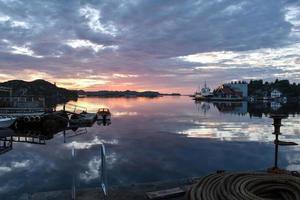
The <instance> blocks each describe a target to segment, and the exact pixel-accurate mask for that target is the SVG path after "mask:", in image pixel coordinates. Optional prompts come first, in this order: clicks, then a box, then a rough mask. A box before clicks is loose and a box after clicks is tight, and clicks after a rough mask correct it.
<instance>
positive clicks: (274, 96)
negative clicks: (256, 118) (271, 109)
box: [271, 89, 282, 99]
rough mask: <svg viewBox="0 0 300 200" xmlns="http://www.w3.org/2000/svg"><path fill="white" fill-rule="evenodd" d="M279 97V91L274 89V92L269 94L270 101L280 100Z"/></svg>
mask: <svg viewBox="0 0 300 200" xmlns="http://www.w3.org/2000/svg"><path fill="white" fill-rule="evenodd" d="M281 95H282V93H281V92H280V91H279V90H276V89H274V90H273V91H272V92H271V98H272V99H276V98H280V97H281Z"/></svg>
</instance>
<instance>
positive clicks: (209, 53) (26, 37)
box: [0, 0, 300, 91]
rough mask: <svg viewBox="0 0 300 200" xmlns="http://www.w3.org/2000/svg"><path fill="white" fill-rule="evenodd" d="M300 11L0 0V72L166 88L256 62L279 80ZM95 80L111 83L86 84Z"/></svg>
mask: <svg viewBox="0 0 300 200" xmlns="http://www.w3.org/2000/svg"><path fill="white" fill-rule="evenodd" d="M299 10H300V9H299V3H297V1H292V0H289V1H288V0H280V1H260V0H244V1H238V0H233V1H229V0H222V1H221V0H203V1H197V0H186V1H179V0H176V1H172V2H170V1H141V0H130V1H125V0H123V1H116V0H105V1H93V0H86V1H71V0H67V1H64V2H62V1H59V0H54V1H38V0H33V1H31V3H30V4H29V3H26V2H24V1H20V0H14V1H7V0H2V1H0V34H1V39H2V40H1V41H0V60H1V64H0V70H1V74H4V75H5V76H6V77H8V78H10V77H11V76H14V74H16V73H15V72H16V71H24V70H31V71H36V72H37V73H39V74H41V73H42V74H47V76H46V77H50V79H51V81H52V80H53V81H56V82H61V85H69V84H70V81H73V80H80V79H82V81H81V83H82V85H81V86H79V85H76V84H73V87H72V88H76V87H77V88H93V89H99V88H102V86H104V85H106V86H108V85H107V84H108V83H109V84H110V85H111V86H113V87H114V88H118V87H119V88H120V87H122V86H124V87H125V86H126V87H129V86H130V88H138V89H161V90H165V91H169V90H170V89H176V90H184V91H187V90H189V89H188V88H191V87H196V85H197V84H198V82H199V79H201V78H209V77H211V78H210V82H213V80H214V79H215V80H219V78H221V80H228V79H232V78H234V79H238V78H239V75H240V74H242V76H243V77H245V76H246V75H247V74H249V73H250V74H252V75H251V76H254V77H255V76H260V75H261V74H258V72H259V71H256V70H257V69H256V68H257V64H259V67H260V69H259V70H262V71H266V72H272V73H273V72H274V74H273V76H274V77H275V76H277V75H278V76H279V77H280V76H283V74H286V73H288V72H289V71H290V70H291V69H292V68H293V70H295V69H296V70H298V69H299V58H297V57H298V54H299V53H298V52H297V51H296V48H297V47H298V46H299V38H300V34H299V33H300V14H299ZM290 50H291V51H292V52H290ZM267 51H269V54H272V53H275V54H276V57H275V56H272V55H267V54H268V52H267ZM285 51H289V52H288V53H286V52H285ZM248 53H249V54H250V55H247V54H248ZM292 54H293V55H292ZM195 55H198V56H199V55H201V63H199V62H196V63H195V62H194V61H192V62H191V60H190V59H191V57H192V56H195ZM204 56H206V57H204ZM226 56H229V58H227V59H228V60H226ZM174 58H185V59H174ZM186 58H189V60H187V59H186ZM205 59H206V61H205ZM208 59H210V60H208ZM260 60H262V61H263V63H260ZM208 61H209V63H208ZM284 65H286V66H287V67H284ZM226 68H227V69H230V70H235V71H233V73H227V72H225V73H224V72H223V71H222V70H225V69H226ZM247 68H248V69H247ZM253 68H255V70H254V69H253ZM263 68H267V69H263ZM206 69H212V70H210V72H208V71H205V70H206ZM70 72H72V73H70ZM79 74H80V76H78V75H79ZM118 74H121V75H122V74H124V76H123V75H122V76H118ZM91 75H94V76H101V77H103V76H105V77H108V78H106V79H101V80H99V81H100V82H95V83H94V84H91V83H92V82H93V81H95V79H94V78H89V77H90V76H91ZM130 75H134V76H130ZM223 75H226V77H223V78H222V76H223ZM145 77H148V78H145ZM149 77H151V78H149ZM178 77H180V79H178ZM290 77H291V78H292V79H294V80H297V79H298V78H299V77H298V75H297V74H296V75H295V76H293V75H290ZM8 78H7V79H8ZM25 78H26V77H25ZM31 78H32V77H29V76H28V79H31ZM63 78H65V79H66V80H65V81H64V80H63ZM178 80H180V81H178ZM79 82H80V81H79ZM130 88H129V89H130ZM168 88H169V89H168Z"/></svg>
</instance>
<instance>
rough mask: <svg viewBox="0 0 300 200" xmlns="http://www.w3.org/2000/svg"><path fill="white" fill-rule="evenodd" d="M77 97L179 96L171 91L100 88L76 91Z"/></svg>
mask: <svg viewBox="0 0 300 200" xmlns="http://www.w3.org/2000/svg"><path fill="white" fill-rule="evenodd" d="M78 95H79V97H85V96H87V97H107V98H109V97H126V98H133V97H148V98H155V97H160V96H180V94H179V93H171V94H162V93H159V92H155V91H143V92H137V91H131V90H126V91H108V90H101V91H96V92H89V91H83V90H80V91H78Z"/></svg>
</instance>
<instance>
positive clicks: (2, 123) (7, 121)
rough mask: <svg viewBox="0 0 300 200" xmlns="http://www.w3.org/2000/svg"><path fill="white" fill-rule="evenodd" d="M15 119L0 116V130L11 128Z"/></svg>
mask: <svg viewBox="0 0 300 200" xmlns="http://www.w3.org/2000/svg"><path fill="white" fill-rule="evenodd" d="M16 120H17V118H14V117H6V116H0V128H9V127H11V126H12V125H13V124H14V123H15V121H16Z"/></svg>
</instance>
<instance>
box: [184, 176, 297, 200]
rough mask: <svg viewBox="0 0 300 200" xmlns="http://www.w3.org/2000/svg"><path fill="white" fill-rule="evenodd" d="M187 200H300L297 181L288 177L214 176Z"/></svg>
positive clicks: (200, 183)
mask: <svg viewBox="0 0 300 200" xmlns="http://www.w3.org/2000/svg"><path fill="white" fill-rule="evenodd" d="M188 199H189V200H271V199H272V200H300V178H299V177H295V176H292V175H288V174H271V173H216V174H211V175H208V176H206V177H204V178H202V179H201V180H200V181H199V182H198V183H196V184H195V185H193V186H192V188H191V189H190V190H189V192H188Z"/></svg>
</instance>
